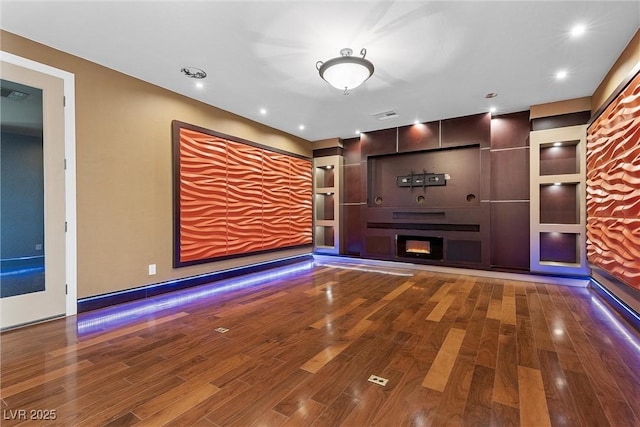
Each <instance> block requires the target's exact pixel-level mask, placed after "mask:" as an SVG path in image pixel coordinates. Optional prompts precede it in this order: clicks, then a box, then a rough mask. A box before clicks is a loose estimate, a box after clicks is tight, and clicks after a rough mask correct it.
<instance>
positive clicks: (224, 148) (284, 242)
mask: <svg viewBox="0 0 640 427" xmlns="http://www.w3.org/2000/svg"><path fill="white" fill-rule="evenodd" d="M173 126H174V174H175V176H174V180H175V187H176V188H175V190H174V191H175V194H174V198H175V201H174V203H176V205H177V206H176V210H175V216H176V221H175V222H176V224H175V234H176V235H175V236H174V240H175V242H174V244H175V251H174V265H175V266H183V265H190V264H194V263H200V262H208V261H212V260H215V259H219V258H223V257H231V256H237V255H246V254H251V253H256V252H262V251H268V250H275V249H281V248H286V247H292V246H300V245H310V244H311V243H312V229H313V211H312V187H313V181H312V166H311V161H310V160H308V159H305V158H300V157H296V156H294V155H290V154H286V153H281V152H276V151H272V150H270V149H267V148H266V147H261V146H258V145H257V144H252V143H249V142H239V141H236V140H232V139H230V138H232V137H228V136H226V135H221V134H216V133H213V132H212V131H207V130H205V129H200V128H196V127H194V126H191V125H187V124H184V123H181V122H177V121H176V122H174V124H173Z"/></svg>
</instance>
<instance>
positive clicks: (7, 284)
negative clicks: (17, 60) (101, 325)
mask: <svg viewBox="0 0 640 427" xmlns="http://www.w3.org/2000/svg"><path fill="white" fill-rule="evenodd" d="M0 87H1V95H2V96H1V98H0V103H1V104H0V109H1V111H2V114H1V115H0V116H1V120H0V133H1V134H0V297H1V298H7V297H12V296H16V295H24V294H28V293H33V292H40V291H44V290H45V264H44V259H45V258H44V257H45V253H44V164H43V136H42V135H43V133H42V132H43V104H42V90H41V89H37V88H34V87H30V86H26V85H22V84H19V83H15V82H11V81H8V80H0Z"/></svg>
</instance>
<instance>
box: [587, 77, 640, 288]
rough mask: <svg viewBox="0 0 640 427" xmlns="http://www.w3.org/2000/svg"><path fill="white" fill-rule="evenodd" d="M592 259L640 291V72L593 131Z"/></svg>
mask: <svg viewBox="0 0 640 427" xmlns="http://www.w3.org/2000/svg"><path fill="white" fill-rule="evenodd" d="M587 257H588V259H589V262H590V263H592V264H593V265H595V266H598V267H600V268H602V269H604V270H606V271H607V272H609V273H610V274H612V275H613V276H614V277H616V278H618V279H620V280H621V281H623V282H624V283H626V284H627V285H629V286H632V287H633V288H635V289H638V290H640V73H639V74H637V75H636V76H635V78H634V79H633V80H632V81H631V82H630V83H629V85H627V87H626V88H625V89H624V90H623V91H622V92H621V93H620V94H619V95H618V96H617V97H616V99H615V100H614V101H613V102H612V103H611V104H610V105H609V106H608V107H607V108H606V109H605V110H604V112H603V113H602V114H601V115H600V116H599V117H598V118H597V120H595V121H594V122H593V124H592V125H591V126H590V127H589V130H588V134H587Z"/></svg>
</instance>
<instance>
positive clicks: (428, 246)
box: [396, 235, 443, 261]
mask: <svg viewBox="0 0 640 427" xmlns="http://www.w3.org/2000/svg"><path fill="white" fill-rule="evenodd" d="M442 242H443V239H442V237H431V236H404V235H397V236H396V255H397V256H398V257H402V258H417V259H431V260H438V261H442Z"/></svg>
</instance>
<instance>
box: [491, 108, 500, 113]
mask: <svg viewBox="0 0 640 427" xmlns="http://www.w3.org/2000/svg"><path fill="white" fill-rule="evenodd" d="M496 111H498V110H496V107H491V108H489V112H490V113H495V112H496Z"/></svg>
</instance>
